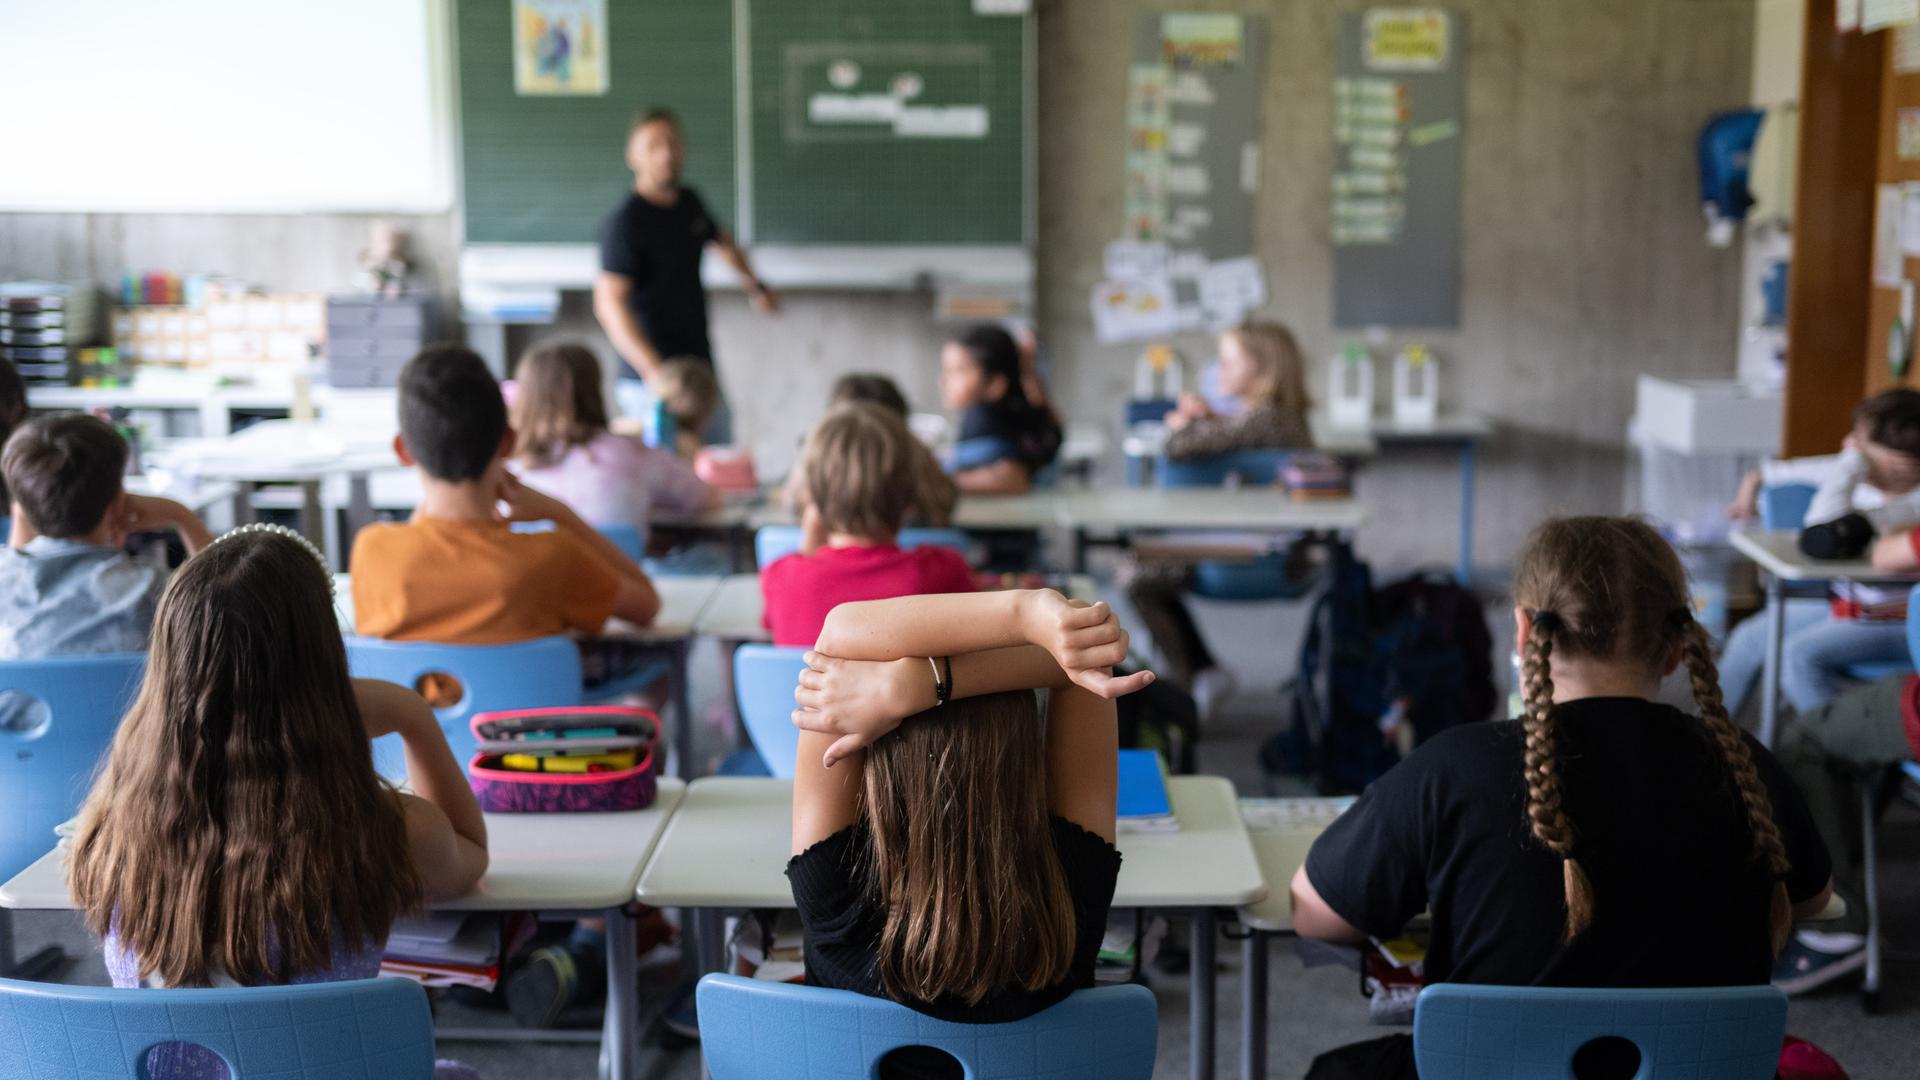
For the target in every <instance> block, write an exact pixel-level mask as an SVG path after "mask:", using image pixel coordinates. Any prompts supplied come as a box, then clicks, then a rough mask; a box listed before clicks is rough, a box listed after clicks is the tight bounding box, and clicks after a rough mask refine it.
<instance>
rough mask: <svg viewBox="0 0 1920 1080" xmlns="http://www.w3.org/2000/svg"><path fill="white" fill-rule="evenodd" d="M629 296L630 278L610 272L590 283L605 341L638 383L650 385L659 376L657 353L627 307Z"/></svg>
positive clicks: (604, 271) (595, 312)
mask: <svg viewBox="0 0 1920 1080" xmlns="http://www.w3.org/2000/svg"><path fill="white" fill-rule="evenodd" d="M632 294H633V279H632V278H630V277H628V276H627V275H625V274H616V273H613V272H612V271H609V270H602V271H600V276H599V277H596V278H594V279H593V315H594V318H596V319H599V320H600V329H602V330H604V331H606V335H607V340H608V341H611V342H613V349H614V351H615V352H617V353H619V354H620V359H622V360H625V361H626V362H627V365H628V366H629V367H631V368H633V370H635V371H637V372H639V373H640V378H641V379H643V380H645V381H646V382H648V383H652V382H653V380H654V377H655V376H657V375H659V374H660V351H659V350H658V349H655V348H654V347H653V342H651V341H649V340H648V339H647V332H646V331H645V330H643V329H641V327H640V319H639V317H638V316H636V315H634V313H633V308H632V307H631V306H630V305H629V297H630V296H631V295H632Z"/></svg>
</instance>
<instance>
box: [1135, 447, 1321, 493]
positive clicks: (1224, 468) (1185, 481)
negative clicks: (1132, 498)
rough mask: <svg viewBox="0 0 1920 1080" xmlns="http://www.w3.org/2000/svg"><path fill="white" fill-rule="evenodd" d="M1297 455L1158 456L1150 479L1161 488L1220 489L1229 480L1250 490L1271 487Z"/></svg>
mask: <svg viewBox="0 0 1920 1080" xmlns="http://www.w3.org/2000/svg"><path fill="white" fill-rule="evenodd" d="M1297 452H1298V451H1294V450H1233V451H1229V452H1227V453H1224V454H1212V455H1209V456H1207V457H1199V458H1182V459H1175V458H1170V457H1167V456H1166V455H1164V454H1163V455H1161V457H1160V460H1159V461H1158V462H1157V463H1156V464H1155V465H1154V475H1155V476H1158V477H1159V478H1160V486H1161V487H1170V488H1181V487H1220V486H1221V485H1223V484H1225V483H1226V482H1227V480H1228V478H1230V477H1239V479H1240V482H1241V483H1243V484H1248V485H1251V486H1254V487H1271V486H1273V485H1274V484H1277V483H1279V482H1280V470H1281V469H1282V468H1284V467H1285V466H1286V464H1287V459H1289V458H1291V457H1292V456H1293V455H1294V454H1295V453H1297Z"/></svg>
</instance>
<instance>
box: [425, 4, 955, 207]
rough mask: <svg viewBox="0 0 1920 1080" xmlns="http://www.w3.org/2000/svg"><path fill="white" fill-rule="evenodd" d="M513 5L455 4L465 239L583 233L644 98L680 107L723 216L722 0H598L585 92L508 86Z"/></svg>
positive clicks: (695, 162) (726, 199) (615, 186)
mask: <svg viewBox="0 0 1920 1080" xmlns="http://www.w3.org/2000/svg"><path fill="white" fill-rule="evenodd" d="M961 2H962V3H964V2H965V0H961ZM512 9H513V4H512V0H458V3H457V4H456V6H455V21H456V29H455V35H456V39H457V41H458V52H459V59H458V64H457V66H458V69H459V81H460V151H461V155H460V157H461V189H462V195H463V200H464V204H465V208H466V237H467V242H468V243H474V244H486V243H583V242H591V241H593V240H594V239H595V237H596V235H597V233H598V229H599V224H600V220H601V219H602V218H603V217H605V216H606V214H607V213H608V212H609V211H611V210H612V209H613V207H614V205H615V203H616V202H618V200H619V199H620V197H621V194H622V193H623V192H625V191H626V190H627V189H628V188H629V187H630V186H631V185H632V183H633V174H632V172H630V171H629V170H628V169H627V166H626V162H625V145H626V134H627V125H628V123H629V122H630V121H631V119H632V117H633V115H634V114H635V113H636V112H639V111H640V110H641V109H644V108H646V107H648V106H654V105H659V106H665V107H667V108H670V109H673V110H674V111H676V112H678V113H679V114H680V117H681V120H682V123H683V125H684V127H685V129H686V140H687V182H688V183H689V184H691V185H692V186H693V187H694V188H696V189H698V191H699V192H700V194H701V196H702V197H703V198H704V199H705V201H706V203H707V206H708V208H709V209H711V210H712V211H713V213H714V215H715V216H716V217H718V218H719V219H720V221H721V222H722V223H723V224H731V223H732V219H733V212H734V204H735V194H734V192H735V188H734V130H735V128H734V107H733V106H734V91H733V5H732V4H730V3H727V2H726V0H697V2H689V0H608V4H607V34H606V36H607V39H608V41H607V57H608V67H607V72H608V80H607V81H608V88H607V93H605V94H604V95H600V96H595V97H522V96H520V95H518V94H516V93H515V92H514V85H513V10H512Z"/></svg>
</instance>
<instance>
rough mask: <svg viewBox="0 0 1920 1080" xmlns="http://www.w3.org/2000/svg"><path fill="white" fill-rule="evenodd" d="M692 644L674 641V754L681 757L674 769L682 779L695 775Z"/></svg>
mask: <svg viewBox="0 0 1920 1080" xmlns="http://www.w3.org/2000/svg"><path fill="white" fill-rule="evenodd" d="M692 645H693V643H692V641H690V640H689V639H687V638H681V639H680V640H679V641H676V642H674V643H673V660H672V665H673V720H674V730H673V754H674V756H675V757H676V758H678V759H679V760H678V761H677V762H675V764H674V770H673V771H674V775H675V776H678V777H679V778H680V779H682V780H692V779H693V777H694V771H693V700H692V695H691V694H690V693H689V691H688V688H687V651H688V649H690V648H691V647H692Z"/></svg>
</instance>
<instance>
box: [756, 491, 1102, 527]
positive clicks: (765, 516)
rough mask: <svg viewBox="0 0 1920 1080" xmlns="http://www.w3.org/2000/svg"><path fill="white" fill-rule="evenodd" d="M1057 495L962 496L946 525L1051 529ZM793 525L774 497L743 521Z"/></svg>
mask: <svg viewBox="0 0 1920 1080" xmlns="http://www.w3.org/2000/svg"><path fill="white" fill-rule="evenodd" d="M1061 494H1062V493H1061V491H1060V490H1059V489H1056V488H1037V489H1035V490H1033V491H1029V492H1026V493H1025V494H1021V495H968V494H964V493H963V494H962V495H961V496H960V497H959V498H958V499H957V500H955V502H954V504H953V521H952V522H951V523H950V524H951V526H952V527H953V528H956V529H978V530H982V531H989V532H991V531H997V530H1007V531H1024V530H1029V529H1048V528H1053V527H1055V526H1058V525H1064V524H1066V522H1065V521H1064V520H1062V518H1061V511H1060V497H1061ZM797 524H799V522H798V521H797V520H796V519H795V518H794V516H793V514H792V513H791V512H790V511H789V510H788V509H787V508H786V507H785V506H784V505H782V504H781V503H780V501H779V499H778V498H777V497H775V498H771V499H769V500H768V501H767V502H765V503H763V504H762V505H760V506H757V507H755V508H753V510H752V512H751V513H750V514H749V515H748V520H747V527H748V528H749V529H759V528H761V527H763V526H767V525H797Z"/></svg>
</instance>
